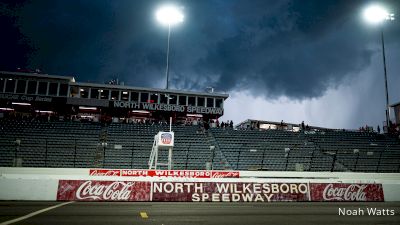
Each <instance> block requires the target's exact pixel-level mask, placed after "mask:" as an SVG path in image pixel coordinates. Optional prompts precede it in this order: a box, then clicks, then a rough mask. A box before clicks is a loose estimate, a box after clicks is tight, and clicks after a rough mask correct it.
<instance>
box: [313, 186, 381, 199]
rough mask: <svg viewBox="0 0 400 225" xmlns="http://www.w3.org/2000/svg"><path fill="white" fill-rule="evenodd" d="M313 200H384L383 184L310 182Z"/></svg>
mask: <svg viewBox="0 0 400 225" xmlns="http://www.w3.org/2000/svg"><path fill="white" fill-rule="evenodd" d="M310 186H311V187H310V189H311V190H310V191H311V201H351V202H354V201H355V202H366V201H372V202H380V201H384V196H383V188H382V184H343V183H320V184H315V183H314V184H310Z"/></svg>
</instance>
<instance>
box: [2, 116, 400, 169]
mask: <svg viewBox="0 0 400 225" xmlns="http://www.w3.org/2000/svg"><path fill="white" fill-rule="evenodd" d="M172 129H173V131H174V132H175V147H174V150H173V168H174V169H206V165H207V164H208V163H211V168H212V169H217V170H218V169H233V170H269V171H294V170H302V171H357V172H399V169H400V142H399V140H397V139H395V138H393V137H389V136H387V135H381V134H376V133H366V132H352V131H336V130H325V131H306V132H291V131H285V130H262V131H259V130H234V129H231V128H225V129H222V128H211V129H210V130H209V131H208V132H205V133H204V132H202V131H201V130H199V127H198V126H183V125H173V127H172ZM168 130H169V126H168V125H150V124H125V123H111V124H109V125H105V124H103V125H102V124H100V123H90V122H65V121H21V120H10V119H0V166H7V167H8V166H24V167H76V168H89V167H102V168H137V169H146V168H148V165H147V163H148V160H149V156H150V152H151V148H152V144H153V140H154V135H155V134H157V133H158V131H168ZM162 152H163V154H166V153H167V151H162ZM18 161H19V163H18Z"/></svg>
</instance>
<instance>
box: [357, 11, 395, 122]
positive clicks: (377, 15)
mask: <svg viewBox="0 0 400 225" xmlns="http://www.w3.org/2000/svg"><path fill="white" fill-rule="evenodd" d="M364 19H365V20H366V21H367V22H369V23H371V24H381V23H382V22H383V21H385V20H391V21H393V20H394V14H393V13H389V12H388V11H387V10H386V9H385V8H384V7H382V6H379V5H372V6H369V7H367V8H366V9H365V10H364ZM381 44H382V57H383V71H384V77H385V95H386V110H385V111H386V112H385V116H386V127H387V130H389V124H390V123H389V121H390V116H389V112H390V110H389V93H388V84H387V72H386V56H385V41H384V38H383V28H382V27H381Z"/></svg>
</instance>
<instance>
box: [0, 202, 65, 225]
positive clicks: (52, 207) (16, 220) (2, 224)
mask: <svg viewBox="0 0 400 225" xmlns="http://www.w3.org/2000/svg"><path fill="white" fill-rule="evenodd" d="M70 203H73V202H64V203H61V204H58V205H54V206H50V207H48V208H44V209H41V210H38V211H36V212H33V213H29V214H27V215H25V216H21V217H18V218H16V219H13V220H9V221H5V222H2V223H0V225H8V224H12V223H16V222H18V221H21V220H25V219H28V218H30V217H32V216H36V215H37V214H40V213H43V212H46V211H49V210H52V209H55V208H58V207H61V206H64V205H68V204H70Z"/></svg>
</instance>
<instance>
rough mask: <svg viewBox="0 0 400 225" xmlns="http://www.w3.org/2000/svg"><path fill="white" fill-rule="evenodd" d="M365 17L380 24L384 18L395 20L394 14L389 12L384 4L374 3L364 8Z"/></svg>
mask: <svg viewBox="0 0 400 225" xmlns="http://www.w3.org/2000/svg"><path fill="white" fill-rule="evenodd" d="M364 18H365V20H366V21H368V22H369V23H372V24H378V23H381V22H382V21H384V20H394V14H389V13H388V12H387V10H386V9H385V8H383V7H382V6H379V5H372V6H370V7H368V8H366V9H365V10H364Z"/></svg>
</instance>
